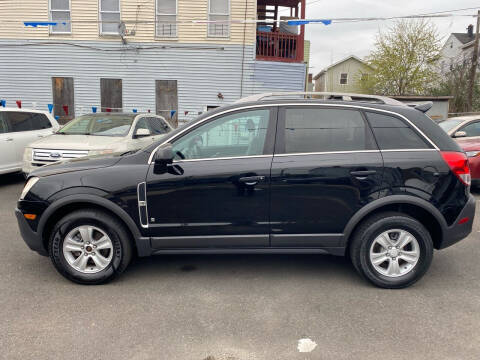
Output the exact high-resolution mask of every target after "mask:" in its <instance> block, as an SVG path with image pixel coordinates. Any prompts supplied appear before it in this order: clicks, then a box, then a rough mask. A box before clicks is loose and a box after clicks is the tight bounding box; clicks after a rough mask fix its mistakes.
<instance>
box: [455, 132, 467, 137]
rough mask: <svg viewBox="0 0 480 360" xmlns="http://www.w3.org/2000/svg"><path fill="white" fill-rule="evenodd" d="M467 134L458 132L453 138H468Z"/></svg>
mask: <svg viewBox="0 0 480 360" xmlns="http://www.w3.org/2000/svg"><path fill="white" fill-rule="evenodd" d="M466 136H467V133H466V132H465V131H457V132H456V133H455V134H453V137H456V138H460V137H466Z"/></svg>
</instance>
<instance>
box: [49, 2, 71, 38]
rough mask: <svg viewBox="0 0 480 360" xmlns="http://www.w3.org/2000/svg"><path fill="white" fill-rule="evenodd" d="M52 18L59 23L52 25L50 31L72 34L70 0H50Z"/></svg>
mask: <svg viewBox="0 0 480 360" xmlns="http://www.w3.org/2000/svg"><path fill="white" fill-rule="evenodd" d="M50 20H51V21H52V22H56V23H57V25H52V26H50V33H52V34H70V33H71V32H72V25H71V24H70V0H50Z"/></svg>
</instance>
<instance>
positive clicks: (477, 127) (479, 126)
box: [460, 121, 480, 137]
mask: <svg viewBox="0 0 480 360" xmlns="http://www.w3.org/2000/svg"><path fill="white" fill-rule="evenodd" d="M460 130H461V131H465V132H466V133H467V137H472V136H480V121H477V122H474V123H472V124H468V125H467V126H465V127H464V128H463V129H460Z"/></svg>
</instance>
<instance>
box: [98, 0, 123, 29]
mask: <svg viewBox="0 0 480 360" xmlns="http://www.w3.org/2000/svg"><path fill="white" fill-rule="evenodd" d="M99 12H100V21H101V24H100V34H102V35H118V28H119V25H120V0H100V8H99Z"/></svg>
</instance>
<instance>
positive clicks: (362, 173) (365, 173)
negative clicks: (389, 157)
mask: <svg viewBox="0 0 480 360" xmlns="http://www.w3.org/2000/svg"><path fill="white" fill-rule="evenodd" d="M376 173H377V172H376V171H375V170H358V171H350V175H352V176H355V177H356V178H359V179H365V178H366V177H367V176H369V175H373V174H376Z"/></svg>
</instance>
